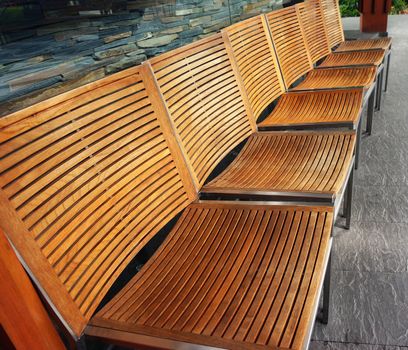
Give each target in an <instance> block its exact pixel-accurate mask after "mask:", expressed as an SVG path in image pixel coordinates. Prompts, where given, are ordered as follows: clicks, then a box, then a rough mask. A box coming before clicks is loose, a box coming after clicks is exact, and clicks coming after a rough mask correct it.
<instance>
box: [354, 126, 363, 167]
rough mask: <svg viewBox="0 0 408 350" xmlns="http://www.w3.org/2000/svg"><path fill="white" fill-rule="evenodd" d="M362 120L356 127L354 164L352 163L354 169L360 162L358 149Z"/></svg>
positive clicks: (359, 146)
mask: <svg viewBox="0 0 408 350" xmlns="http://www.w3.org/2000/svg"><path fill="white" fill-rule="evenodd" d="M361 124H362V120H361V119H360V122H359V123H358V127H357V140H356V155H355V163H354V168H355V169H357V168H358V164H359V161H360V148H361V132H362V130H361V129H362V126H361Z"/></svg>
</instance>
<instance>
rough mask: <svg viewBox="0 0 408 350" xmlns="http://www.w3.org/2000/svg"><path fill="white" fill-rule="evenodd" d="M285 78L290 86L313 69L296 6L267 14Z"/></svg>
mask: <svg viewBox="0 0 408 350" xmlns="http://www.w3.org/2000/svg"><path fill="white" fill-rule="evenodd" d="M266 19H267V21H268V24H269V28H270V31H271V35H272V41H273V44H274V46H275V49H276V52H277V55H278V59H279V64H280V66H281V69H282V74H283V79H284V80H285V84H286V86H287V87H290V86H291V85H292V84H293V83H294V82H295V81H296V80H297V79H299V78H300V77H301V76H302V75H304V74H305V73H307V72H308V71H310V70H312V69H313V64H312V60H311V58H310V55H309V52H308V50H307V47H306V42H305V38H304V35H303V33H302V29H301V27H300V18H299V16H298V11H297V8H296V7H295V6H289V7H287V8H284V9H281V10H277V11H272V12H270V13H268V14H267V15H266Z"/></svg>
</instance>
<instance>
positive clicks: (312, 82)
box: [292, 66, 377, 90]
mask: <svg viewBox="0 0 408 350" xmlns="http://www.w3.org/2000/svg"><path fill="white" fill-rule="evenodd" d="M376 71H377V69H376V67H374V66H371V67H352V68H327V69H315V70H313V71H311V72H309V73H308V74H307V76H306V78H305V79H304V80H303V81H302V82H301V83H300V84H299V85H297V86H296V87H294V88H293V89H292V90H313V89H338V88H351V87H361V88H365V89H368V88H369V87H370V86H371V85H372V84H373V83H374V80H375V77H376Z"/></svg>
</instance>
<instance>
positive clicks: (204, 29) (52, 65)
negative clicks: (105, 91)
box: [0, 0, 281, 114]
mask: <svg viewBox="0 0 408 350" xmlns="http://www.w3.org/2000/svg"><path fill="white" fill-rule="evenodd" d="M146 3H149V4H150V6H149V7H144V5H145V4H146ZM280 5H281V1H280V0H268V1H265V0H260V1H256V0H229V1H228V0H170V1H169V0H166V1H162V3H161V4H159V2H158V0H155V1H148V2H146V1H145V2H143V1H140V0H133V1H132V0H129V1H128V9H127V11H126V12H123V13H120V14H112V15H100V16H90V17H89V16H88V17H79V16H78V17H76V18H71V19H69V20H64V21H62V22H57V23H53V24H47V25H39V26H36V27H35V28H34V29H33V28H30V29H29V30H30V32H29V33H30V34H28V32H27V33H18V35H19V37H20V38H21V37H24V35H26V36H29V37H28V38H25V39H22V40H18V41H15V42H11V43H7V44H5V45H2V46H0V77H1V79H0V104H1V106H0V114H5V113H9V112H10V111H12V110H16V109H21V108H23V107H25V106H27V105H30V104H32V103H35V102H37V101H40V100H43V99H45V98H47V97H50V96H53V95H56V94H58V93H61V92H63V91H65V90H68V89H71V88H73V87H75V86H79V85H83V84H85V83H87V82H90V81H93V80H96V79H99V78H101V77H103V76H105V75H107V74H111V73H113V72H116V71H119V70H122V69H125V68H127V67H130V66H133V65H136V64H139V63H140V62H142V61H143V60H146V59H147V58H149V57H152V56H156V55H158V54H160V53H162V52H165V51H168V50H171V49H174V48H176V47H179V46H182V45H185V44H188V43H190V42H192V41H194V40H198V39H200V38H204V37H206V36H209V35H211V34H213V33H216V32H217V31H219V30H220V29H221V28H223V27H226V26H228V25H230V24H231V23H235V22H237V21H240V20H243V19H245V18H249V17H252V16H254V15H257V14H259V13H261V12H268V11H271V10H273V9H275V8H277V7H280ZM11 34H12V33H9V35H11Z"/></svg>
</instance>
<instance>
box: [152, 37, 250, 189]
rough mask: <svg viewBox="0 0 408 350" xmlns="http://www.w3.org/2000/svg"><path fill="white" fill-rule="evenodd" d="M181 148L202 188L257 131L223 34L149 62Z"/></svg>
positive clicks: (197, 182)
mask: <svg viewBox="0 0 408 350" xmlns="http://www.w3.org/2000/svg"><path fill="white" fill-rule="evenodd" d="M150 64H151V66H152V68H153V71H154V75H155V77H156V79H157V83H158V86H159V88H160V91H161V94H162V95H163V98H164V100H165V103H166V106H167V108H168V110H169V113H170V115H169V116H170V118H171V123H172V126H173V127H174V130H175V132H176V133H177V135H178V136H177V137H178V139H179V142H180V145H181V146H182V147H183V150H184V153H185V155H186V157H187V161H188V162H189V164H190V167H191V169H192V170H193V174H194V178H195V181H196V184H197V185H198V186H201V185H202V184H203V183H204V181H205V179H206V178H207V177H208V175H209V174H210V173H211V171H212V170H213V169H214V168H215V166H216V165H217V164H218V163H219V162H220V161H221V159H223V157H225V155H226V154H227V153H228V152H230V151H231V150H232V149H233V148H234V147H235V146H236V145H238V144H239V143H240V142H242V141H243V140H244V139H245V138H247V137H248V136H249V135H250V134H251V133H252V132H253V131H254V130H255V128H256V126H255V121H254V118H253V117H252V116H251V110H250V107H249V104H248V103H245V102H244V101H243V97H242V90H241V89H240V87H239V85H238V82H237V80H236V78H235V75H234V71H233V67H232V66H231V63H230V60H229V56H228V53H227V49H226V47H225V45H224V42H223V38H222V36H221V34H216V35H213V36H211V37H209V38H207V39H204V40H200V41H197V42H195V43H193V44H190V45H187V46H184V47H181V48H179V49H176V50H173V51H170V52H168V53H165V54H163V55H160V56H158V57H155V58H153V59H152V60H151V61H150Z"/></svg>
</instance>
